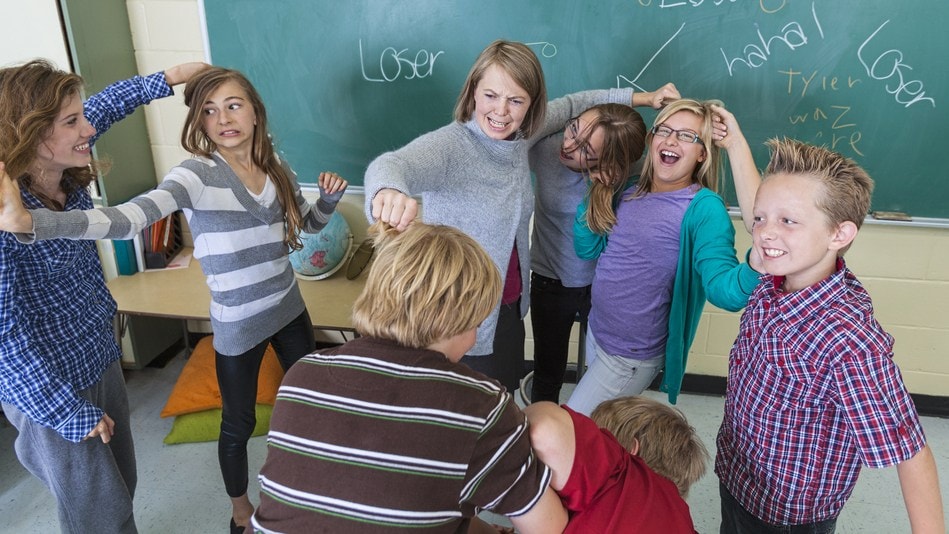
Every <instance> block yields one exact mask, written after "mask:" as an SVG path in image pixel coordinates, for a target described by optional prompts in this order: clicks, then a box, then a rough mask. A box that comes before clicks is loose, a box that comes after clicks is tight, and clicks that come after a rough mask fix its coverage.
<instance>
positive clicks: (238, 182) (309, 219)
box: [0, 68, 347, 532]
mask: <svg viewBox="0 0 949 534" xmlns="http://www.w3.org/2000/svg"><path fill="white" fill-rule="evenodd" d="M185 104H186V105H187V106H188V107H189V111H188V115H187V119H186V120H185V125H184V129H183V131H182V135H181V144H182V146H183V147H184V148H185V150H187V151H188V152H190V153H192V154H194V158H193V159H190V160H187V161H185V162H183V163H181V165H179V166H177V167H175V168H173V169H172V170H171V171H170V172H169V173H168V175H167V176H166V177H165V179H164V180H163V181H162V183H161V184H159V185H158V187H157V188H156V189H154V190H152V191H149V192H148V193H145V194H143V195H141V196H139V197H137V198H135V199H132V200H131V201H129V202H128V203H125V204H122V205H119V206H116V207H112V208H100V209H96V210H84V211H81V210H75V211H67V212H55V211H50V210H46V209H39V210H30V211H25V210H23V209H22V206H20V207H19V209H17V208H16V203H17V202H16V201H17V200H18V199H19V196H18V195H16V196H8V194H4V198H3V200H2V201H0V206H6V207H7V209H12V212H11V211H8V212H7V214H8V215H9V217H8V218H7V219H5V220H8V221H14V222H12V223H11V224H10V225H7V224H0V229H3V230H8V231H13V232H32V235H30V234H26V235H22V236H18V237H20V238H21V240H24V241H31V240H41V239H50V238H56V237H66V238H72V239H131V238H132V237H133V236H135V235H136V234H138V233H139V232H141V231H142V230H143V229H144V228H145V227H146V226H148V225H150V224H152V223H154V222H155V221H157V220H159V219H161V218H162V217H165V216H167V215H169V214H171V213H174V212H175V211H177V210H183V211H184V214H185V217H186V218H187V220H188V225H189V227H190V229H191V234H192V237H193V238H194V256H195V258H197V259H198V260H199V262H200V263H201V268H202V270H203V271H204V274H205V275H206V277H207V283H208V287H209V288H210V290H211V310H210V316H211V327H212V330H213V332H214V349H215V353H216V354H215V357H216V368H217V377H218V383H219V385H220V389H221V398H222V401H223V416H222V417H223V420H222V423H221V435H220V439H219V441H218V458H219V460H220V464H221V472H222V474H223V476H224V485H225V488H226V489H227V493H228V495H229V496H230V498H231V501H232V505H233V517H232V519H231V530H232V532H242V531H243V528H244V527H246V526H247V525H248V524H249V520H250V516H251V514H252V513H253V511H254V508H253V505H252V504H251V502H250V499H249V498H248V497H247V481H248V474H247V471H248V466H247V440H248V439H249V438H250V435H251V432H252V431H253V428H254V424H255V413H254V403H255V399H256V396H257V395H256V393H257V374H258V372H259V369H260V362H261V360H262V358H263V354H264V350H265V349H266V347H267V344H268V343H270V344H272V345H273V347H274V349H275V351H276V353H277V356H278V358H279V360H280V363H281V365H282V366H283V368H284V369H285V370H286V369H288V368H289V367H290V366H291V365H292V364H293V363H294V362H295V361H296V360H298V359H299V358H300V357H302V356H303V355H305V354H307V353H309V352H311V351H312V350H313V349H314V339H313V326H312V323H311V321H310V317H309V315H308V314H307V311H306V307H305V305H304V302H303V297H302V296H301V295H300V290H299V288H298V286H297V282H296V280H295V278H294V275H293V270H292V268H291V266H290V262H289V252H290V250H291V249H299V248H300V247H301V246H302V244H301V242H300V238H299V232H300V231H301V230H303V231H306V232H312V233H315V232H318V231H319V230H320V229H322V228H323V227H324V226H325V225H326V223H327V222H328V221H329V219H330V216H331V215H332V213H333V211H334V210H335V208H336V204H337V203H338V202H339V200H340V198H341V197H342V195H343V192H344V191H345V189H346V185H347V183H346V180H344V179H343V178H341V177H340V176H338V175H336V174H335V173H331V172H324V173H322V174H320V177H319V186H320V198H319V200H318V201H317V202H316V204H315V205H313V204H310V203H308V202H307V201H306V200H305V199H304V198H303V195H302V193H301V190H300V186H299V184H298V183H297V181H296V178H295V175H294V173H293V171H292V170H290V168H289V166H288V165H287V164H286V162H283V161H281V160H280V158H279V157H278V156H277V154H276V153H275V151H274V148H273V146H272V144H271V140H270V136H269V135H268V131H267V113H266V110H265V108H264V105H263V102H262V100H261V98H260V96H259V95H258V94H257V91H256V90H255V89H254V87H253V85H251V83H250V82H249V81H248V80H247V78H246V77H244V75H242V74H241V73H240V72H237V71H234V70H229V69H223V68H211V69H209V70H207V71H205V72H203V73H201V74H200V75H198V76H195V77H194V78H192V80H191V81H190V82H189V83H188V85H187V88H186V89H185ZM0 174H2V173H0ZM0 178H2V180H3V184H2V185H3V189H4V191H5V193H10V192H11V191H14V190H15V187H14V185H13V184H12V183H11V182H10V181H9V180H8V179H7V178H6V176H5V175H3V176H0ZM11 202H12V203H13V206H11V205H10V203H11ZM10 213H12V214H10Z"/></svg>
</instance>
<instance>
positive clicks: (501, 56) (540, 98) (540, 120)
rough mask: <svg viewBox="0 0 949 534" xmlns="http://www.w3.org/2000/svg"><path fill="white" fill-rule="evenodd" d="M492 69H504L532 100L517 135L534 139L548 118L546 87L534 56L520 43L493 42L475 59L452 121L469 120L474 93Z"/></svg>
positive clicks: (473, 103)
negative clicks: (533, 136) (545, 118)
mask: <svg viewBox="0 0 949 534" xmlns="http://www.w3.org/2000/svg"><path fill="white" fill-rule="evenodd" d="M491 65H497V66H499V67H501V68H502V69H504V71H505V72H507V73H508V75H509V76H510V77H511V78H512V79H513V80H514V82H515V83H516V84H517V85H519V86H521V88H523V89H524V90H525V91H527V95H528V96H529V97H530V99H531V101H530V107H529V108H528V109H527V115H526V116H525V117H524V122H523V123H521V130H520V131H521V135H523V136H524V137H530V136H532V135H534V133H535V132H536V131H537V130H538V129H540V128H541V127H542V126H543V125H544V117H546V116H547V86H546V84H545V82H544V71H543V69H542V68H541V66H540V61H538V59H537V55H536V54H534V52H533V50H531V49H530V48H528V46H527V45H525V44H523V43H517V42H512V41H502V40H498V41H494V42H493V43H491V44H489V45H488V47H487V48H485V49H484V50H483V51H482V52H481V54H480V55H478V59H476V60H475V62H474V65H472V66H471V70H470V71H469V72H468V77H467V78H466V79H465V83H464V85H463V86H462V87H461V93H459V95H458V101H457V102H456V103H455V120H456V121H459V122H466V121H469V120H471V114H472V113H474V110H475V89H476V88H477V87H478V83H479V82H481V78H483V77H484V73H485V71H486V70H488V67H490V66H491Z"/></svg>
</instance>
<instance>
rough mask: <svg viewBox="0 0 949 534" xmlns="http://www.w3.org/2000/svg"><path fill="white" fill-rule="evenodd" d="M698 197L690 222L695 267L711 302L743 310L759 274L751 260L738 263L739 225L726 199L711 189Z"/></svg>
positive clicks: (731, 308)
mask: <svg viewBox="0 0 949 534" xmlns="http://www.w3.org/2000/svg"><path fill="white" fill-rule="evenodd" d="M705 191H708V190H705ZM696 200H697V202H696V205H695V206H694V208H695V210H694V214H693V215H694V216H693V217H691V218H690V219H689V221H688V223H689V225H690V228H689V229H688V232H689V234H691V237H692V266H693V268H694V269H695V271H696V272H697V273H698V274H699V277H700V278H701V280H702V286H703V287H704V289H705V294H706V298H707V299H708V301H709V302H711V303H712V304H714V305H715V306H718V307H719V308H722V309H724V310H728V311H739V310H741V309H742V308H744V307H745V304H747V303H748V297H749V296H751V292H752V291H753V290H754V289H755V286H757V285H758V273H756V272H755V271H754V270H753V269H752V268H751V267H749V266H748V264H747V263H739V262H738V259H737V257H736V252H735V227H734V225H733V224H732V221H731V219H730V218H729V217H728V211H727V209H726V208H725V203H724V201H723V200H722V198H721V197H720V196H718V195H716V194H714V193H712V192H711V191H708V193H707V194H703V195H702V196H701V197H700V198H696Z"/></svg>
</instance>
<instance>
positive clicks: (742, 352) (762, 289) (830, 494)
mask: <svg viewBox="0 0 949 534" xmlns="http://www.w3.org/2000/svg"><path fill="white" fill-rule="evenodd" d="M782 282H783V278H782V277H772V276H766V277H764V280H763V282H762V283H761V284H760V285H759V286H758V288H757V289H756V290H755V292H754V293H753V294H752V295H751V298H750V300H749V301H748V307H747V308H746V309H745V312H744V314H743V315H742V317H741V327H740V330H739V333H738V339H737V340H736V341H735V345H734V347H733V348H732V350H731V354H730V356H729V362H728V391H727V394H726V398H725V418H724V421H723V423H722V427H721V429H720V430H719V433H718V454H717V456H716V458H715V473H716V474H717V475H718V477H719V479H721V482H722V484H724V485H725V487H726V488H727V489H728V491H729V492H730V493H731V494H732V495H733V496H734V497H735V498H736V499H737V500H738V502H739V503H741V505H742V506H743V507H744V508H745V509H746V510H748V511H749V512H751V513H752V514H754V515H755V516H757V517H758V518H759V519H761V520H763V521H765V522H768V523H772V524H782V525H793V524H803V523H813V522H817V521H823V520H825V519H830V518H834V517H837V515H838V514H839V513H840V510H841V509H842V508H843V505H844V503H845V502H846V501H847V499H848V498H849V497H850V494H851V493H852V491H853V488H854V485H855V484H856V481H857V476H858V475H859V473H860V466H861V464H866V465H868V466H870V467H886V466H891V465H894V464H898V463H900V462H903V461H905V460H908V459H910V458H912V457H913V456H915V455H916V453H918V452H919V451H920V449H922V447H923V446H924V445H925V442H926V440H925V436H924V435H923V430H922V427H921V426H920V424H919V418H918V416H917V414H916V408H915V406H914V405H913V401H912V399H911V398H910V396H909V393H908V392H907V391H906V388H905V387H904V385H903V380H902V378H901V376H900V371H899V369H898V368H897V366H896V364H895V363H894V362H893V338H892V336H890V335H889V334H887V333H886V332H885V331H884V330H883V328H882V327H881V326H880V324H879V323H878V322H877V321H876V319H874V318H873V305H872V303H871V301H870V296H869V295H868V294H867V292H866V290H864V288H863V286H862V285H861V284H860V282H859V281H858V280H857V279H856V277H854V275H853V273H851V272H850V271H849V270H848V269H847V268H846V266H845V265H844V262H843V260H842V259H841V260H839V261H838V269H837V272H835V273H834V274H833V275H831V276H830V277H828V278H827V279H825V280H823V281H821V282H820V283H818V284H815V285H813V286H811V287H809V288H806V289H803V290H800V291H796V292H793V293H784V292H782V291H781V290H780V289H778V288H780V287H781V284H782Z"/></svg>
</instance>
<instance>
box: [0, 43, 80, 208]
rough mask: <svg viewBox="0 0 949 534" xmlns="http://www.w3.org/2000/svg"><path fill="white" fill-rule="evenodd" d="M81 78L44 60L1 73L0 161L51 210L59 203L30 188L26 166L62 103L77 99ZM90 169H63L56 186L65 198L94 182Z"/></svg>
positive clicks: (32, 179) (33, 159) (31, 180)
mask: <svg viewBox="0 0 949 534" xmlns="http://www.w3.org/2000/svg"><path fill="white" fill-rule="evenodd" d="M82 86H83V82H82V78H80V77H79V76H78V75H76V74H73V73H71V72H64V71H61V70H59V69H57V68H56V67H54V66H53V65H52V64H51V63H49V62H48V61H46V60H41V59H38V60H34V61H30V62H29V63H26V64H23V65H20V66H16V67H7V68H4V69H0V160H2V161H3V162H4V163H5V164H6V166H7V173H8V174H9V175H10V176H12V177H13V178H14V179H15V180H16V181H17V183H18V184H19V185H20V188H22V189H25V190H26V191H29V192H30V193H31V194H33V195H34V196H36V197H37V198H38V199H40V201H42V202H43V205H44V206H46V207H47V208H50V209H55V210H63V209H65V206H63V205H62V204H61V203H60V202H58V201H56V200H54V199H53V198H50V197H49V196H47V195H45V194H44V193H43V192H42V191H40V190H39V188H37V187H36V184H35V178H36V177H35V176H33V175H32V174H31V172H35V171H31V168H32V167H33V165H34V164H35V163H36V158H37V149H38V148H39V146H40V144H41V143H43V141H45V140H46V138H48V137H49V135H50V134H51V133H52V130H53V125H54V123H55V122H56V119H57V117H59V113H60V111H61V110H62V107H63V105H64V104H65V103H66V102H67V101H68V100H69V99H70V98H81V95H80V89H82ZM97 172H98V167H97V166H96V165H95V162H93V165H89V166H84V167H76V168H72V169H66V170H65V171H63V176H62V179H61V180H60V182H59V188H60V189H61V190H62V191H63V192H64V193H65V194H66V196H69V195H70V194H72V193H73V192H75V191H77V190H79V189H82V188H84V187H87V186H88V185H89V184H90V183H91V182H92V181H93V180H95V178H96V174H97Z"/></svg>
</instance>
